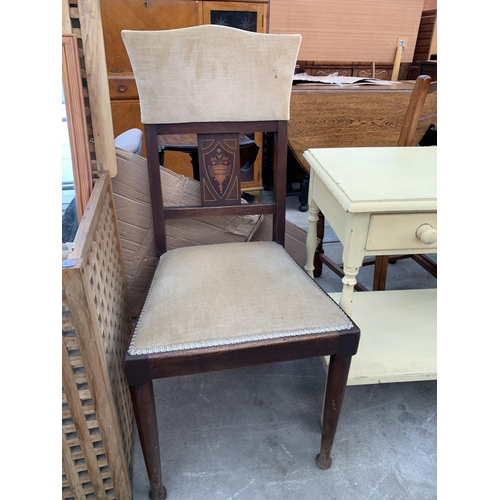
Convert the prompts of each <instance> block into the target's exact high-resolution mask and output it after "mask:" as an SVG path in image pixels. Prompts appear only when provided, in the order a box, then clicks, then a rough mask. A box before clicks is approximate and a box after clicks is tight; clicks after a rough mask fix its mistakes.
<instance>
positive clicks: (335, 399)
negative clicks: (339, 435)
mask: <svg viewBox="0 0 500 500" xmlns="http://www.w3.org/2000/svg"><path fill="white" fill-rule="evenodd" d="M350 366H351V356H340V355H336V356H330V364H329V368H328V377H327V381H326V390H325V402H324V409H323V432H322V434H321V448H320V452H319V455H318V456H317V457H316V465H317V466H318V467H319V468H320V469H329V468H330V466H331V465H332V459H331V457H330V454H331V451H332V445H333V439H334V437H335V432H336V430H337V424H338V422H339V417H340V410H341V409H342V402H343V400H344V394H345V389H346V385H347V377H348V376H349V368H350Z"/></svg>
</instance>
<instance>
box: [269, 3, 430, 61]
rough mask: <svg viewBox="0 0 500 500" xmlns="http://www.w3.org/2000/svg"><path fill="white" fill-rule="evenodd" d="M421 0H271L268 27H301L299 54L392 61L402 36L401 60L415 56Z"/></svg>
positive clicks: (283, 30)
mask: <svg viewBox="0 0 500 500" xmlns="http://www.w3.org/2000/svg"><path fill="white" fill-rule="evenodd" d="M421 15H422V0H406V1H405V2H404V3H402V2H401V0H385V1H384V2H380V1H379V0H358V1H356V2H353V1H351V0H335V1H332V0H311V1H308V2H304V1H303V0H273V1H272V2H271V4H270V16H269V17H270V22H269V32H270V33H300V34H301V35H302V36H303V39H302V45H301V49H300V52H299V58H298V59H299V60H324V61H349V60H351V61H393V60H394V56H395V52H396V47H397V44H398V42H399V40H400V39H401V38H402V39H404V40H405V47H406V48H405V50H404V52H403V55H402V61H401V62H405V63H409V62H411V61H412V60H413V51H414V47H415V42H416V39H417V33H418V28H419V25H420V18H421Z"/></svg>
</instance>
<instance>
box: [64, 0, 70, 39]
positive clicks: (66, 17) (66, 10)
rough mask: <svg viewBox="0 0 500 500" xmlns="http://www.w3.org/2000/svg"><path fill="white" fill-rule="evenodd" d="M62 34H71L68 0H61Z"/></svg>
mask: <svg viewBox="0 0 500 500" xmlns="http://www.w3.org/2000/svg"><path fill="white" fill-rule="evenodd" d="M62 34H63V35H71V19H70V15H69V3H68V0H62Z"/></svg>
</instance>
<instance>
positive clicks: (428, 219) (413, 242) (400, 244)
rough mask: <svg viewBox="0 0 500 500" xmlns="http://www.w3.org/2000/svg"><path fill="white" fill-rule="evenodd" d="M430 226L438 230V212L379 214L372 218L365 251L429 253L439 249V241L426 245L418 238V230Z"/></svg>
mask: <svg viewBox="0 0 500 500" xmlns="http://www.w3.org/2000/svg"><path fill="white" fill-rule="evenodd" d="M422 224H429V225H430V226H432V227H433V228H434V229H436V230H437V214H436V212H420V213H408V214H397V215H396V214H392V215H390V214H386V215H384V214H377V215H372V216H371V217H370V226H369V228H368V235H367V238H366V246H365V249H366V250H367V251H369V250H377V251H381V250H388V251H390V252H391V253H396V252H399V251H404V250H412V251H414V252H415V253H417V252H416V251H417V250H420V249H421V250H422V251H423V252H424V251H425V252H429V251H431V252H432V251H433V250H436V249H437V241H436V242H434V243H430V244H426V243H424V242H423V241H421V240H420V239H419V238H418V237H417V236H416V231H417V228H418V227H420V226H421V225H422Z"/></svg>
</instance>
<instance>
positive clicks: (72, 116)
mask: <svg viewBox="0 0 500 500" xmlns="http://www.w3.org/2000/svg"><path fill="white" fill-rule="evenodd" d="M62 77H63V87H64V97H65V102H66V114H67V123H68V133H69V142H70V147H71V162H72V166H73V177H74V182H75V193H76V209H77V214H78V222H80V220H81V218H82V215H83V213H84V211H85V206H86V205H87V202H88V200H89V198H90V193H91V191H92V174H91V164H90V150H89V143H88V139H87V130H86V128H87V120H86V117H85V104H84V98H83V90H82V81H81V74H80V63H79V58H78V50H77V41H76V35H63V36H62Z"/></svg>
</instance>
